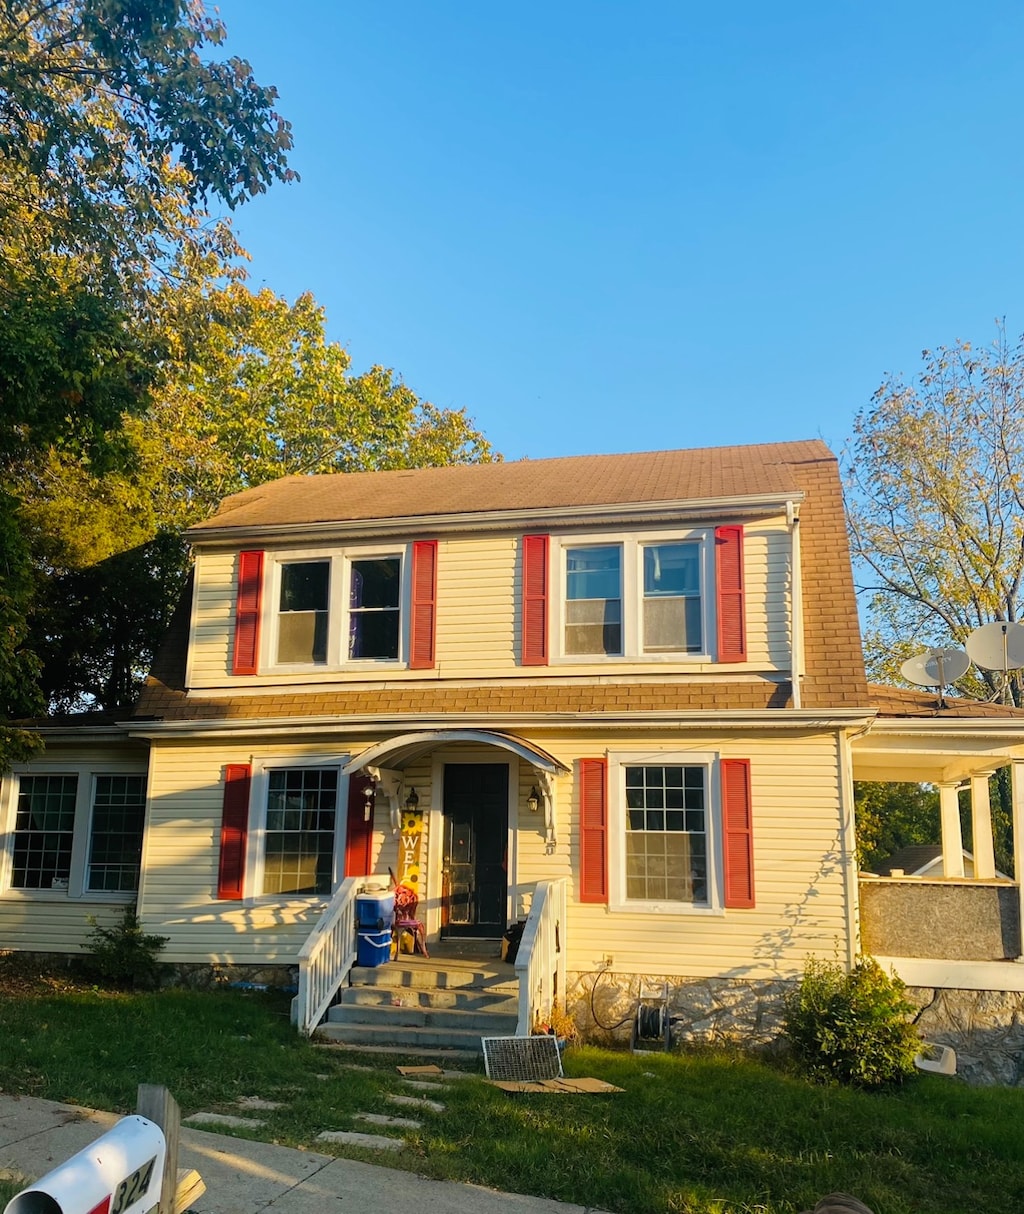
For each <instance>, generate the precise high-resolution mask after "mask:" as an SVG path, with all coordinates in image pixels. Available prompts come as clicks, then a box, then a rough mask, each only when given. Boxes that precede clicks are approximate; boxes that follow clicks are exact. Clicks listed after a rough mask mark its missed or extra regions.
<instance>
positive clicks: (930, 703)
mask: <svg viewBox="0 0 1024 1214" xmlns="http://www.w3.org/2000/svg"><path fill="white" fill-rule="evenodd" d="M868 696H869V698H870V701H871V706H872V707H873V708H875V709H877V711H878V716H879V717H880V718H882V719H886V718H900V717H903V718H911V717H924V718H927V717H937V718H946V719H956V718H961V719H964V718H975V719H979V720H980V719H988V720H998V719H1000V718H1002V719H1004V720H1022V721H1024V708H1015V707H1014V706H1013V705H1012V704H993V703H992V702H991V701H988V700H968V699H963V698H961V697H959V696H944V697H943V703H944V707H941V708H940V707H939V696H938V692H930V691H914V690H912V689H911V688H909V687H887V686H885V685H884V684H881V683H870V684H868Z"/></svg>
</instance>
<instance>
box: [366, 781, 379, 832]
mask: <svg viewBox="0 0 1024 1214" xmlns="http://www.w3.org/2000/svg"><path fill="white" fill-rule="evenodd" d="M376 791H377V786H376V785H375V784H374V782H373V781H372V780H371V781H370V783H369V784H367V786H366V787H365V788H364V789H363V821H364V822H369V820H370V818H371V817H372V816H373V802H374V799H375V794H376Z"/></svg>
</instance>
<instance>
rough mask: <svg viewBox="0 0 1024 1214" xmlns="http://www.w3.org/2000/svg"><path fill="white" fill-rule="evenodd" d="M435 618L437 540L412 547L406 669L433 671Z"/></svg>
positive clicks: (421, 542) (417, 543)
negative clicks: (407, 666)
mask: <svg viewBox="0 0 1024 1214" xmlns="http://www.w3.org/2000/svg"><path fill="white" fill-rule="evenodd" d="M436 617H437V540H417V541H416V542H415V543H414V544H413V546H412V614H411V616H410V619H409V669H410V670H432V669H433V667H434V629H435V626H436Z"/></svg>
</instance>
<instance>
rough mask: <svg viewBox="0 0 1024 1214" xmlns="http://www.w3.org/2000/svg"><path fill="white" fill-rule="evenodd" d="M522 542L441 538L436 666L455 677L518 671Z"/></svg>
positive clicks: (439, 548) (438, 572)
mask: <svg viewBox="0 0 1024 1214" xmlns="http://www.w3.org/2000/svg"><path fill="white" fill-rule="evenodd" d="M518 549H519V544H518V541H517V540H516V539H514V538H512V537H509V536H504V537H487V538H486V539H479V540H442V541H441V543H440V544H438V551H437V632H436V638H437V650H436V652H437V668H438V671H439V672H440V673H441V674H445V675H450V676H452V677H453V678H454V677H465V676H468V677H473V678H475V677H486V676H487V675H492V674H502V675H504V674H508V673H510V672H511V671H513V670H515V669H516V652H517V649H518V644H519V641H518V637H517V632H518V625H519V610H520V608H519V597H520V592H519V586H520V577H519V559H518Z"/></svg>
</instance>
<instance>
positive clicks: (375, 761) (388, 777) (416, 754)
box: [342, 729, 571, 847]
mask: <svg viewBox="0 0 1024 1214" xmlns="http://www.w3.org/2000/svg"><path fill="white" fill-rule="evenodd" d="M449 742H476V743H480V744H482V745H485V746H496V747H498V748H499V749H501V750H506V751H509V752H510V753H511V754H514V755H516V756H517V757H518V758H520V759H522V760H523V761H524V762H526V763H529V764H530V766H531V767H532V768H533V769H534V771H535V772H536V773H537V783H538V784H539V785H540V795H541V797H542V799H543V802H544V824H545V834H546V836H547V842H548V845H549V846H552V847H553V846H554V843H555V836H556V823H555V796H554V784H553V777H554V776H556V775H559V774H562V773H566V774H567V773H568V772H570V771H571V768H569V767H567V766H566V765H565V764H564V763H563V762H562V761H561V760H560V759H556V758H555V756H554V755H551V754H548V752H547V751H546V750H543V749H542V748H541V747H540V746H534V745H533V743H532V742H526V741H524V740H523V739H522V738H517V737H514V736H513V735H511V734H507V733H499V732H497V731H496V730H493V729H424V730H419V731H417V732H415V733H403V734H399V735H398V736H397V737H394V738H390V739H388V741H386V742H378V743H377V744H376V745H375V746H368V747H367V748H366V750H364V751H362V753H361V754H358V755H356V757H355V758H354V759H351V760H350V761H349V762H348V763H346V764H345V766H344V767H343V768H342V773H343V774H344V775H346V776H351V775H355V773H356V772H360V771H364V772H366V774H367V775H370V776H372V777H373V778H374V780H376V781H377V783H378V784H379V785H380V787H381V789H382V791H383V792H384V793H385V795H386V796H387V797H388V800H389V802H390V804H391V815H392V827H393V829H395V830H397V829H398V816H399V809H398V794H399V789H400V787H401V784H402V778H403V776H402V773H403V772H404V770H405V768H406V766H407V765H408V764H410V763H414V762H416V760H417V759H420V758H422V757H423V755H426V754H429V753H430V752H431V751H432V750H434V749H435V748H436V747H438V746H442V745H445V744H446V743H449Z"/></svg>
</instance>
